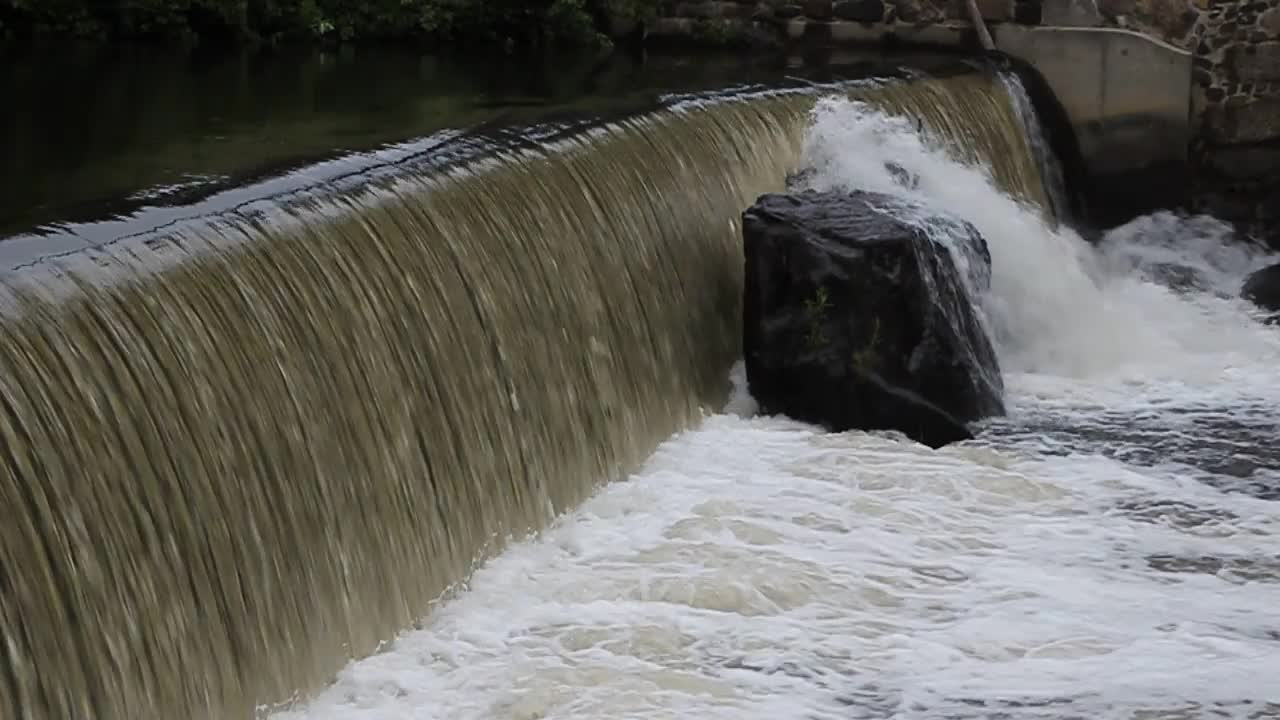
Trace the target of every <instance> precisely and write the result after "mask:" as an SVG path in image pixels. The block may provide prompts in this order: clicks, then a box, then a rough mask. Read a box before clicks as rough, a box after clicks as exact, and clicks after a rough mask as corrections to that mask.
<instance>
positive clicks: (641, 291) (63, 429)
mask: <svg viewBox="0 0 1280 720" xmlns="http://www.w3.org/2000/svg"><path fill="white" fill-rule="evenodd" d="M837 91H838V92H841V93H847V94H849V95H850V96H852V97H854V98H856V99H859V100H861V101H863V102H866V103H868V104H870V105H873V106H875V107H877V108H880V109H882V110H885V111H888V112H891V113H897V114H901V115H903V116H905V117H908V118H911V119H913V120H914V121H916V122H918V123H919V125H920V126H921V127H922V128H923V129H924V130H925V131H926V132H928V133H929V134H930V135H931V136H932V137H934V138H936V140H937V142H940V143H943V144H945V145H946V146H947V147H948V148H949V149H950V150H951V151H952V152H953V153H955V154H956V155H957V156H958V157H960V158H962V159H964V160H967V161H970V162H973V163H981V164H983V165H985V166H987V167H989V168H991V172H992V174H993V176H994V177H995V179H996V180H997V182H998V183H999V184H1000V185H1001V186H1002V187H1003V188H1005V189H1006V190H1007V191H1008V192H1010V194H1011V195H1013V196H1015V197H1018V198H1021V199H1023V200H1024V201H1025V202H1027V203H1029V204H1033V205H1036V206H1039V207H1041V208H1048V207H1050V206H1049V202H1048V197H1049V194H1048V193H1047V192H1046V190H1045V187H1046V185H1045V183H1044V182H1043V180H1042V179H1041V170H1040V160H1038V159H1037V158H1036V157H1035V153H1034V152H1033V148H1032V146H1031V144H1030V141H1029V140H1028V137H1027V135H1026V131H1025V128H1024V125H1023V119H1022V118H1023V116H1022V115H1020V112H1024V111H1025V108H1022V109H1020V108H1019V107H1017V105H1016V103H1017V102H1018V100H1017V98H1016V95H1011V94H1010V93H1009V91H1008V86H1007V85H1006V84H1005V83H1004V82H1003V81H1002V80H1001V79H1000V77H999V76H997V75H994V74H990V73H985V72H973V73H968V74H962V75H957V76H955V77H949V78H920V79H914V80H910V81H900V80H895V81H891V82H865V83H855V84H850V85H846V86H841V87H839V88H838V89H837V88H834V87H825V88H823V87H819V88H811V89H807V90H804V91H794V90H792V91H785V92H780V91H750V92H741V93H720V94H716V95H715V96H708V97H703V98H693V99H689V98H686V99H683V100H680V101H678V102H672V103H670V104H669V106H668V107H665V108H663V109H659V110H656V111H653V112H650V113H646V114H641V115H638V116H633V117H628V118H624V119H619V120H614V121H612V122H609V123H600V124H588V125H585V126H580V127H577V128H575V129H573V131H572V132H560V131H555V132H550V133H549V135H547V136H545V137H539V136H538V134H537V133H530V134H527V135H524V136H521V137H520V141H519V142H518V143H513V144H512V145H511V146H510V147H497V148H493V149H492V152H491V153H489V154H487V155H485V156H483V157H480V158H475V159H469V160H462V161H459V162H456V163H453V164H450V165H449V166H447V167H445V168H443V169H439V170H436V171H433V172H429V173H427V172H423V173H399V174H394V175H393V176H390V177H388V178H384V179H382V180H379V181H377V182H369V183H368V184H366V185H360V186H356V187H352V188H349V189H346V190H343V191H342V192H336V193H329V194H314V195H304V196H303V197H301V198H300V199H299V198H295V199H293V200H290V201H288V202H285V201H271V202H265V203H257V204H255V205H254V210H253V211H252V212H250V211H228V212H224V213H220V214H213V215H210V216H207V217H204V218H201V219H199V220H187V221H181V222H176V223H174V224H172V225H170V226H166V227H163V228H159V229H157V230H155V231H152V232H148V233H142V234H138V235H136V236H135V237H132V238H123V239H120V240H119V241H113V242H107V243H102V244H98V245H94V246H92V247H87V248H84V249H81V250H75V251H73V252H70V253H68V254H65V255H62V256H58V257H51V258H49V259H45V260H41V261H37V262H34V263H32V264H31V265H30V266H29V267H24V268H21V269H18V270H12V271H10V272H9V273H8V274H7V275H5V276H4V278H3V283H4V291H5V300H6V302H5V303H4V306H5V307H4V309H5V310H6V313H5V315H4V318H3V319H2V320H0V448H2V449H3V455H0V506H3V507H4V509H5V510H4V512H5V513H6V518H5V521H4V522H3V523H0V626H2V627H3V628H4V629H5V635H4V643H3V646H0V698H4V700H3V701H0V703H2V704H0V718H6V719H7V718H15V719H16V718H24V719H28V718H29V719H32V720H35V719H40V720H44V719H46V718H50V719H51V718H103V719H112V720H114V719H116V718H178V717H181V718H241V717H251V716H253V715H254V714H256V713H259V712H260V711H261V710H262V708H264V707H266V706H271V705H274V704H278V703H281V702H285V701H288V700H289V699H290V698H292V697H296V696H298V695H300V694H301V695H305V694H306V693H308V692H311V691H313V690H314V689H316V688H317V687H319V686H321V685H322V684H323V683H325V682H326V681H327V680H328V679H330V678H331V677H332V676H333V674H334V673H335V672H336V671H337V670H338V669H339V668H340V667H341V666H342V665H343V664H344V663H345V662H346V661H348V660H349V659H351V658H353V657H360V656H364V655H367V654H369V653H372V652H374V651H376V650H377V649H378V647H379V646H380V644H381V643H383V642H385V641H387V640H389V639H390V638H392V637H393V636H394V635H395V633H396V632H397V631H398V630H401V629H403V628H406V627H408V626H410V625H411V624H412V623H413V622H414V621H415V620H416V619H418V618H421V617H422V616H423V615H424V614H425V613H427V612H429V610H430V608H431V605H432V602H433V601H434V600H435V599H436V598H438V597H440V596H441V594H442V593H444V592H446V591H447V590H448V589H449V588H450V587H451V586H453V585H454V584H456V583H459V582H461V581H464V580H465V578H466V576H467V574H468V572H469V570H470V569H471V568H472V566H473V564H474V563H475V562H476V561H477V560H479V559H482V558H484V557H486V556H487V555H490V554H492V553H493V552H495V551H497V550H499V549H500V548H501V547H502V545H503V543H504V541H505V540H506V538H508V537H511V536H519V535H522V534H525V533H528V532H530V531H534V530H537V529H539V528H541V527H544V526H545V525H546V524H547V523H548V522H550V521H551V519H553V518H554V517H555V516H556V515H557V514H558V513H560V512H563V511H564V510H566V509H568V508H570V507H573V506H574V505H575V504H577V503H578V502H580V501H581V500H582V499H583V498H584V497H585V496H586V495H587V494H589V493H590V492H591V491H592V489H593V488H594V487H596V486H597V484H598V483H601V482H604V481H607V480H609V479H612V478H617V477H619V476H620V475H622V474H624V473H625V472H627V471H628V470H630V469H631V468H633V467H634V466H635V465H636V464H637V463H639V462H640V461H641V460H643V459H644V458H645V457H646V456H647V455H648V454H649V453H650V452H651V451H652V450H653V448H654V447H655V446H656V445H657V443H658V442H660V441H661V440H663V439H664V438H666V437H668V436H669V435H670V434H671V433H672V432H675V431H677V430H679V429H681V428H684V427H688V426H689V425H690V424H692V423H695V422H697V420H698V418H699V417H700V414H701V412H702V410H703V408H707V407H716V406H718V404H719V403H721V402H723V399H724V396H725V394H726V393H727V391H728V380H727V371H728V368H729V366H730V365H731V364H732V362H733V361H734V360H736V359H737V357H738V356H739V354H740V338H739V328H740V320H739V318H740V312H741V311H740V301H741V274H742V257H741V249H740V238H739V227H738V218H739V215H740V213H741V211H742V209H743V208H745V207H746V206H747V205H749V204H750V203H751V202H752V201H753V200H754V199H755V198H756V197H757V196H758V195H760V194H762V193H764V192H769V191H777V190H780V189H781V187H782V184H783V181H784V178H785V177H786V175H787V173H788V172H790V171H793V170H795V169H796V166H797V164H798V163H799V161H800V152H801V145H802V140H803V134H804V131H805V128H806V125H807V122H808V113H809V111H810V109H811V108H812V106H813V103H814V99H815V98H816V97H817V96H819V95H821V94H824V93H831V92H837Z"/></svg>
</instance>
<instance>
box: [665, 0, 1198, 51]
mask: <svg viewBox="0 0 1280 720" xmlns="http://www.w3.org/2000/svg"><path fill="white" fill-rule="evenodd" d="M1196 1H1197V2H1208V1H1209V0H1196ZM978 8H979V10H980V11H981V12H982V16H983V18H984V19H986V21H987V22H988V23H989V24H993V25H998V24H1001V23H1014V24H1019V25H1028V26H1054V27H1117V28H1126V29H1132V30H1136V31H1138V32H1142V33H1145V34H1147V35H1150V36H1152V37H1155V38H1158V39H1160V40H1162V41H1164V42H1167V43H1169V44H1171V45H1174V46H1176V47H1179V48H1182V49H1190V48H1191V47H1193V46H1194V45H1195V43H1196V42H1197V41H1198V38H1197V37H1196V36H1195V34H1194V32H1193V29H1195V28H1196V27H1197V21H1198V20H1199V18H1200V16H1201V15H1202V11H1201V9H1200V8H1199V7H1197V6H1196V5H1195V4H1193V2H1192V0H978ZM648 32H649V36H650V38H651V39H652V40H658V41H661V40H687V41H691V42H694V43H697V44H705V45H717V44H721V45H732V44H757V45H783V46H786V45H796V44H802V45H808V46H813V45H822V44H837V45H838V44H844V43H851V42H853V43H856V42H881V41H894V40H897V41H903V42H905V43H909V44H916V45H926V46H928V45H933V46H952V47H955V46H966V45H970V44H972V42H973V40H974V38H973V33H972V27H971V26H970V25H969V22H968V14H967V12H966V8H965V4H964V0H683V1H679V2H676V1H670V0H669V1H667V2H664V3H662V5H661V6H660V8H659V13H658V17H657V18H656V19H654V20H653V21H651V22H650V24H649V28H648Z"/></svg>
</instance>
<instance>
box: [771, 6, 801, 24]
mask: <svg viewBox="0 0 1280 720" xmlns="http://www.w3.org/2000/svg"><path fill="white" fill-rule="evenodd" d="M803 14H804V8H802V7H800V6H799V5H796V4H795V3H790V4H787V5H779V6H778V9H777V10H775V11H774V16H776V17H777V18H778V19H780V20H790V19H791V18H797V17H800V16H801V15H803Z"/></svg>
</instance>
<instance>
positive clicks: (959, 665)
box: [277, 97, 1280, 720]
mask: <svg viewBox="0 0 1280 720" xmlns="http://www.w3.org/2000/svg"><path fill="white" fill-rule="evenodd" d="M885 110H886V109H885V108H884V107H883V106H877V105H876V104H875V103H874V102H865V101H858V100H849V99H847V98H844V97H838V98H830V99H826V100H823V101H822V102H820V103H819V104H818V106H817V107H816V109H815V110H814V112H813V115H812V122H811V125H810V127H809V128H808V130H807V132H806V136H805V142H804V148H803V157H804V160H805V162H806V163H807V164H808V165H810V166H811V167H813V168H815V172H814V173H813V174H810V175H808V176H807V180H808V182H810V183H811V184H813V185H815V186H819V187H860V188H866V189H872V190H882V191H886V192H894V193H898V194H901V195H905V196H907V197H908V198H909V199H910V200H912V201H914V202H918V203H920V204H922V205H926V206H928V207H930V208H931V209H932V210H933V211H937V210H942V211H946V212H950V213H952V214H954V215H958V216H960V217H963V218H965V219H968V220H969V221H970V222H972V223H974V224H975V225H976V226H977V227H978V228H979V229H980V230H981V231H982V232H983V234H984V235H985V236H986V238H987V240H988V242H989V243H990V247H991V252H992V256H993V278H992V289H991V292H990V293H989V294H988V295H987V297H986V298H985V301H984V305H985V308H984V309H985V312H986V314H987V319H988V320H989V321H990V323H991V325H992V328H993V330H994V331H995V333H996V335H997V337H998V338H999V352H1000V354H1001V360H1002V363H1003V365H1004V369H1005V371H1006V378H1005V380H1006V387H1007V389H1008V400H1009V405H1010V412H1009V415H1008V417H1005V418H1000V419H997V420H993V421H991V422H989V423H988V424H987V426H986V427H985V428H984V429H983V431H982V433H981V435H980V436H979V438H978V439H977V440H975V441H973V442H969V443H963V444H959V445H953V446H949V447H946V448H943V449H941V450H938V451H930V450H928V449H927V448H924V447H922V446H920V445H916V444H912V443H909V442H907V441H905V440H903V439H902V438H901V437H900V436H897V435H895V434H885V433H870V434H868V433H857V432H851V433H841V434H828V433H823V432H820V431H818V430H816V429H814V428H812V427H809V426H806V425H802V424H799V423H794V422H790V421H787V420H785V419H782V418H771V417H757V416H753V414H752V408H751V402H750V396H749V391H748V389H747V388H745V387H743V385H742V378H741V371H740V369H738V370H736V371H735V373H736V374H735V376H734V377H735V379H736V381H737V386H736V389H735V392H734V396H733V398H732V400H731V402H730V405H729V408H730V410H729V411H727V412H726V413H725V414H721V415H716V416H713V417H711V418H708V419H707V420H705V421H704V422H703V424H702V425H701V426H700V427H699V428H698V429H696V430H692V431H689V432H686V433H683V434H681V435H678V436H676V437H675V438H673V439H671V440H669V441H668V442H666V443H665V444H663V445H662V446H661V447H660V448H659V449H658V450H657V452H656V453H655V454H654V455H653V456H652V457H651V458H650V459H649V460H648V462H647V463H646V464H645V465H644V466H643V468H642V469H641V470H640V471H639V472H637V473H636V474H634V475H633V476H632V477H631V479H630V481H629V482H626V483H619V484H614V485H611V486H608V487H607V488H605V489H603V490H602V491H600V492H599V493H598V494H596V495H595V496H594V497H592V498H591V499H590V500H588V501H587V502H586V503H585V504H584V505H583V506H582V507H581V508H579V509H577V510H575V511H573V512H571V513H570V514H568V515H567V516H566V517H565V518H563V519H562V520H561V521H560V522H558V523H556V525H555V526H553V527H552V528H551V529H549V530H548V531H547V532H546V533H545V534H544V535H543V536H542V537H541V538H540V539H538V540H536V541H531V542H525V543H520V544H518V545H516V546H514V547H511V548H510V549H508V550H507V551H506V552H505V553H504V554H503V555H502V556H500V557H498V558H496V559H494V560H492V561H490V562H489V563H488V564H487V565H486V566H485V567H484V568H482V569H481V570H479V571H478V572H477V573H476V575H475V576H474V577H473V578H472V580H471V582H470V585H469V590H468V591H467V592H465V593H463V594H461V595H459V596H458V597H456V598H455V599H453V600H452V601H450V602H449V603H447V604H445V605H444V606H442V607H441V608H439V609H438V610H437V612H435V613H434V614H433V615H432V616H431V617H430V618H428V619H427V620H426V621H425V623H424V625H423V627H422V628H420V629H418V630H415V631H412V632H409V633H406V634H404V635H403V636H401V637H400V638H399V639H398V640H397V641H396V642H395V644H394V645H393V646H392V647H391V648H389V649H388V650H387V651H386V652H384V653H382V654H379V655H377V656H374V657H371V658H369V659H367V660H365V661H362V662H359V663H355V664H352V665H351V666H349V667H348V668H347V669H346V670H344V671H343V672H342V673H341V674H340V675H339V678H338V680H337V682H336V683H335V685H334V686H333V687H331V688H329V689H328V690H327V691H325V692H323V693H321V694H320V695H319V696H318V697H317V698H315V699H314V700H313V701H311V702H309V703H308V704H306V705H304V706H300V707H298V708H295V709H292V710H290V711H288V712H284V713H281V714H280V715H278V716H277V717H278V720H294V719H297V720H302V719H304V718H306V719H308V720H315V719H319V718H326V719H330V718H331V719H334V720H350V719H354V718H392V717H397V718H398V717H416V718H441V719H444V718H448V719H449V720H459V719H467V718H476V719H479V718H533V717H537V718H581V717H591V718H628V719H634V718H674V717H699V718H734V719H735V720H736V719H739V718H743V717H750V718H761V719H764V718H769V719H770V720H774V719H777V718H796V719H797V720H799V719H801V718H803V719H805V720H812V719H824V720H825V719H831V720H835V719H839V720H848V719H849V718H885V719H888V718H921V719H925V720H935V719H936V720H943V719H944V718H945V719H948V720H950V719H955V718H984V719H988V718H1011V719H1015V720H1021V719H1024V718H1025V719H1030V718H1043V719H1046V720H1047V719H1049V718H1075V717H1082V718H1117V719H1118V718H1169V719H1174V718H1177V719H1183V718H1217V717H1227V718H1241V719H1243V718H1271V717H1280V694H1278V693H1277V690H1276V686H1275V683H1274V668H1275V667H1277V666H1280V615H1278V614H1277V612H1276V609H1275V608H1276V607H1280V563H1277V562H1276V560H1275V559H1274V545H1275V542H1276V536H1277V534H1278V533H1280V513H1278V512H1277V510H1276V509H1275V507H1274V505H1273V503H1272V502H1270V501H1268V500H1267V499H1265V498H1266V497H1268V495H1267V489H1268V488H1270V489H1271V492H1274V489H1275V488H1276V487H1278V486H1280V474H1277V468H1278V467H1280V454H1277V451H1276V450H1275V449H1274V437H1275V434H1276V432H1277V431H1280V420H1278V419H1277V416H1276V413H1275V407H1276V405H1277V402H1280V386H1278V385H1277V384H1276V380H1275V371H1274V369H1275V367H1276V366H1277V363H1278V362H1280V335H1277V334H1276V332H1275V330H1274V329H1269V328H1267V327H1265V326H1263V325H1262V324H1261V323H1260V322H1259V321H1258V318H1257V317H1255V316H1254V315H1253V314H1252V311H1251V310H1250V309H1249V308H1248V307H1247V306H1246V305H1245V304H1243V303H1242V302H1241V301H1240V300H1238V299H1236V298H1235V293H1236V291H1237V290H1238V287H1239V284H1240V281H1241V278H1242V277H1243V276H1244V274H1245V273H1246V272H1248V271H1249V270H1250V269H1252V268H1255V267H1258V266H1259V265H1260V264H1262V263H1264V262H1265V261H1266V258H1265V257H1263V256H1262V255H1260V254H1259V253H1256V252H1252V251H1249V250H1247V249H1243V248H1242V247H1241V246H1239V245H1233V244H1231V242H1230V239H1229V238H1228V237H1227V232H1226V230H1227V229H1226V228H1225V227H1224V226H1222V225H1221V224H1218V223H1216V222H1214V221H1212V220H1210V219H1204V218H1181V217H1177V216H1173V215H1169V214H1160V215H1155V216H1152V217H1149V218H1142V219H1139V220H1136V221H1134V222H1133V223H1131V224H1129V225H1127V226H1125V227H1122V228H1117V229H1115V230H1113V231H1111V232H1110V233H1109V234H1108V235H1107V237H1106V238H1105V240H1104V242H1103V244H1102V245H1101V246H1100V247H1098V248H1093V247H1090V246H1088V245H1086V244H1085V243H1084V242H1082V241H1081V239H1080V238H1079V237H1077V236H1076V235H1075V234H1074V233H1073V232H1072V231H1070V230H1069V229H1066V228H1062V227H1055V226H1054V223H1052V222H1051V221H1050V220H1049V219H1047V218H1046V217H1045V215H1046V214H1047V213H1046V212H1045V211H1044V208H1045V206H1044V205H1043V204H1039V205H1038V204H1037V203H1040V202H1042V201H1043V196H1041V199H1040V200H1030V201H1028V198H1034V197H1035V196H1034V194H1033V193H1027V192H1019V191H1018V189H1017V188H1016V186H1011V185H1010V184H1007V183H1008V179H1009V178H1010V177H1011V176H1012V177H1025V175H1024V174H1021V173H1012V174H1011V173H1008V172H1003V173H1002V172H1001V171H1000V170H999V167H998V166H999V165H1000V164H1006V165H1007V164H1008V163H1016V164H1018V165H1019V166H1029V167H1032V168H1035V167H1036V166H1037V163H1035V161H1034V159H1033V158H1031V157H1030V156H1023V157H1021V158H1011V157H1010V156H1009V155H1008V154H1007V153H1004V154H996V155H994V156H991V157H985V156H983V155H981V154H978V155H977V162H974V153H973V151H972V150H966V149H964V148H965V146H964V145H963V144H961V143H957V142H956V141H955V140H954V139H953V138H949V137H947V136H945V135H938V134H934V133H930V132H927V130H928V128H927V127H926V132H925V133H923V134H922V133H920V132H918V131H917V127H918V126H919V125H924V123H921V122H920V121H919V120H918V118H919V117H920V116H919V115H914V114H912V113H911V112H903V111H902V110H901V109H900V108H889V109H888V110H889V112H886V111H885ZM937 112H938V113H943V114H945V113H946V112H947V110H946V109H940V110H938V111H937ZM1026 146H1027V143H1025V142H1024V141H1019V147H1022V148H1025V147H1026ZM904 171H905V173H906V175H907V176H908V177H913V178H918V182H909V183H905V184H904V183H903V182H902V179H903V177H904ZM1036 185H1037V184H1036V183H1027V184H1026V185H1024V186H1023V189H1024V190H1025V188H1027V187H1030V188H1035V187H1036ZM1040 187H1041V188H1043V187H1044V184H1043V183H1042V184H1040ZM938 232H943V230H942V229H938ZM1171 269H1172V271H1173V274H1172V276H1173V278H1174V279H1175V280H1178V281H1179V283H1178V287H1177V288H1171V287H1169V286H1168V282H1167V281H1168V280H1169V279H1170V277H1171V274H1170V273H1171ZM1186 278H1190V280H1189V281H1185V282H1183V281H1182V280H1185V279H1186ZM1155 280H1159V282H1155Z"/></svg>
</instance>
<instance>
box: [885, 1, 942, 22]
mask: <svg viewBox="0 0 1280 720" xmlns="http://www.w3.org/2000/svg"><path fill="white" fill-rule="evenodd" d="M889 4H890V5H891V6H892V7H893V14H894V17H895V18H896V19H898V20H901V21H902V22H905V23H919V24H925V23H931V22H937V21H938V20H941V19H942V11H941V10H939V9H938V8H937V7H936V6H935V5H934V4H933V3H931V2H929V0H889Z"/></svg>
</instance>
